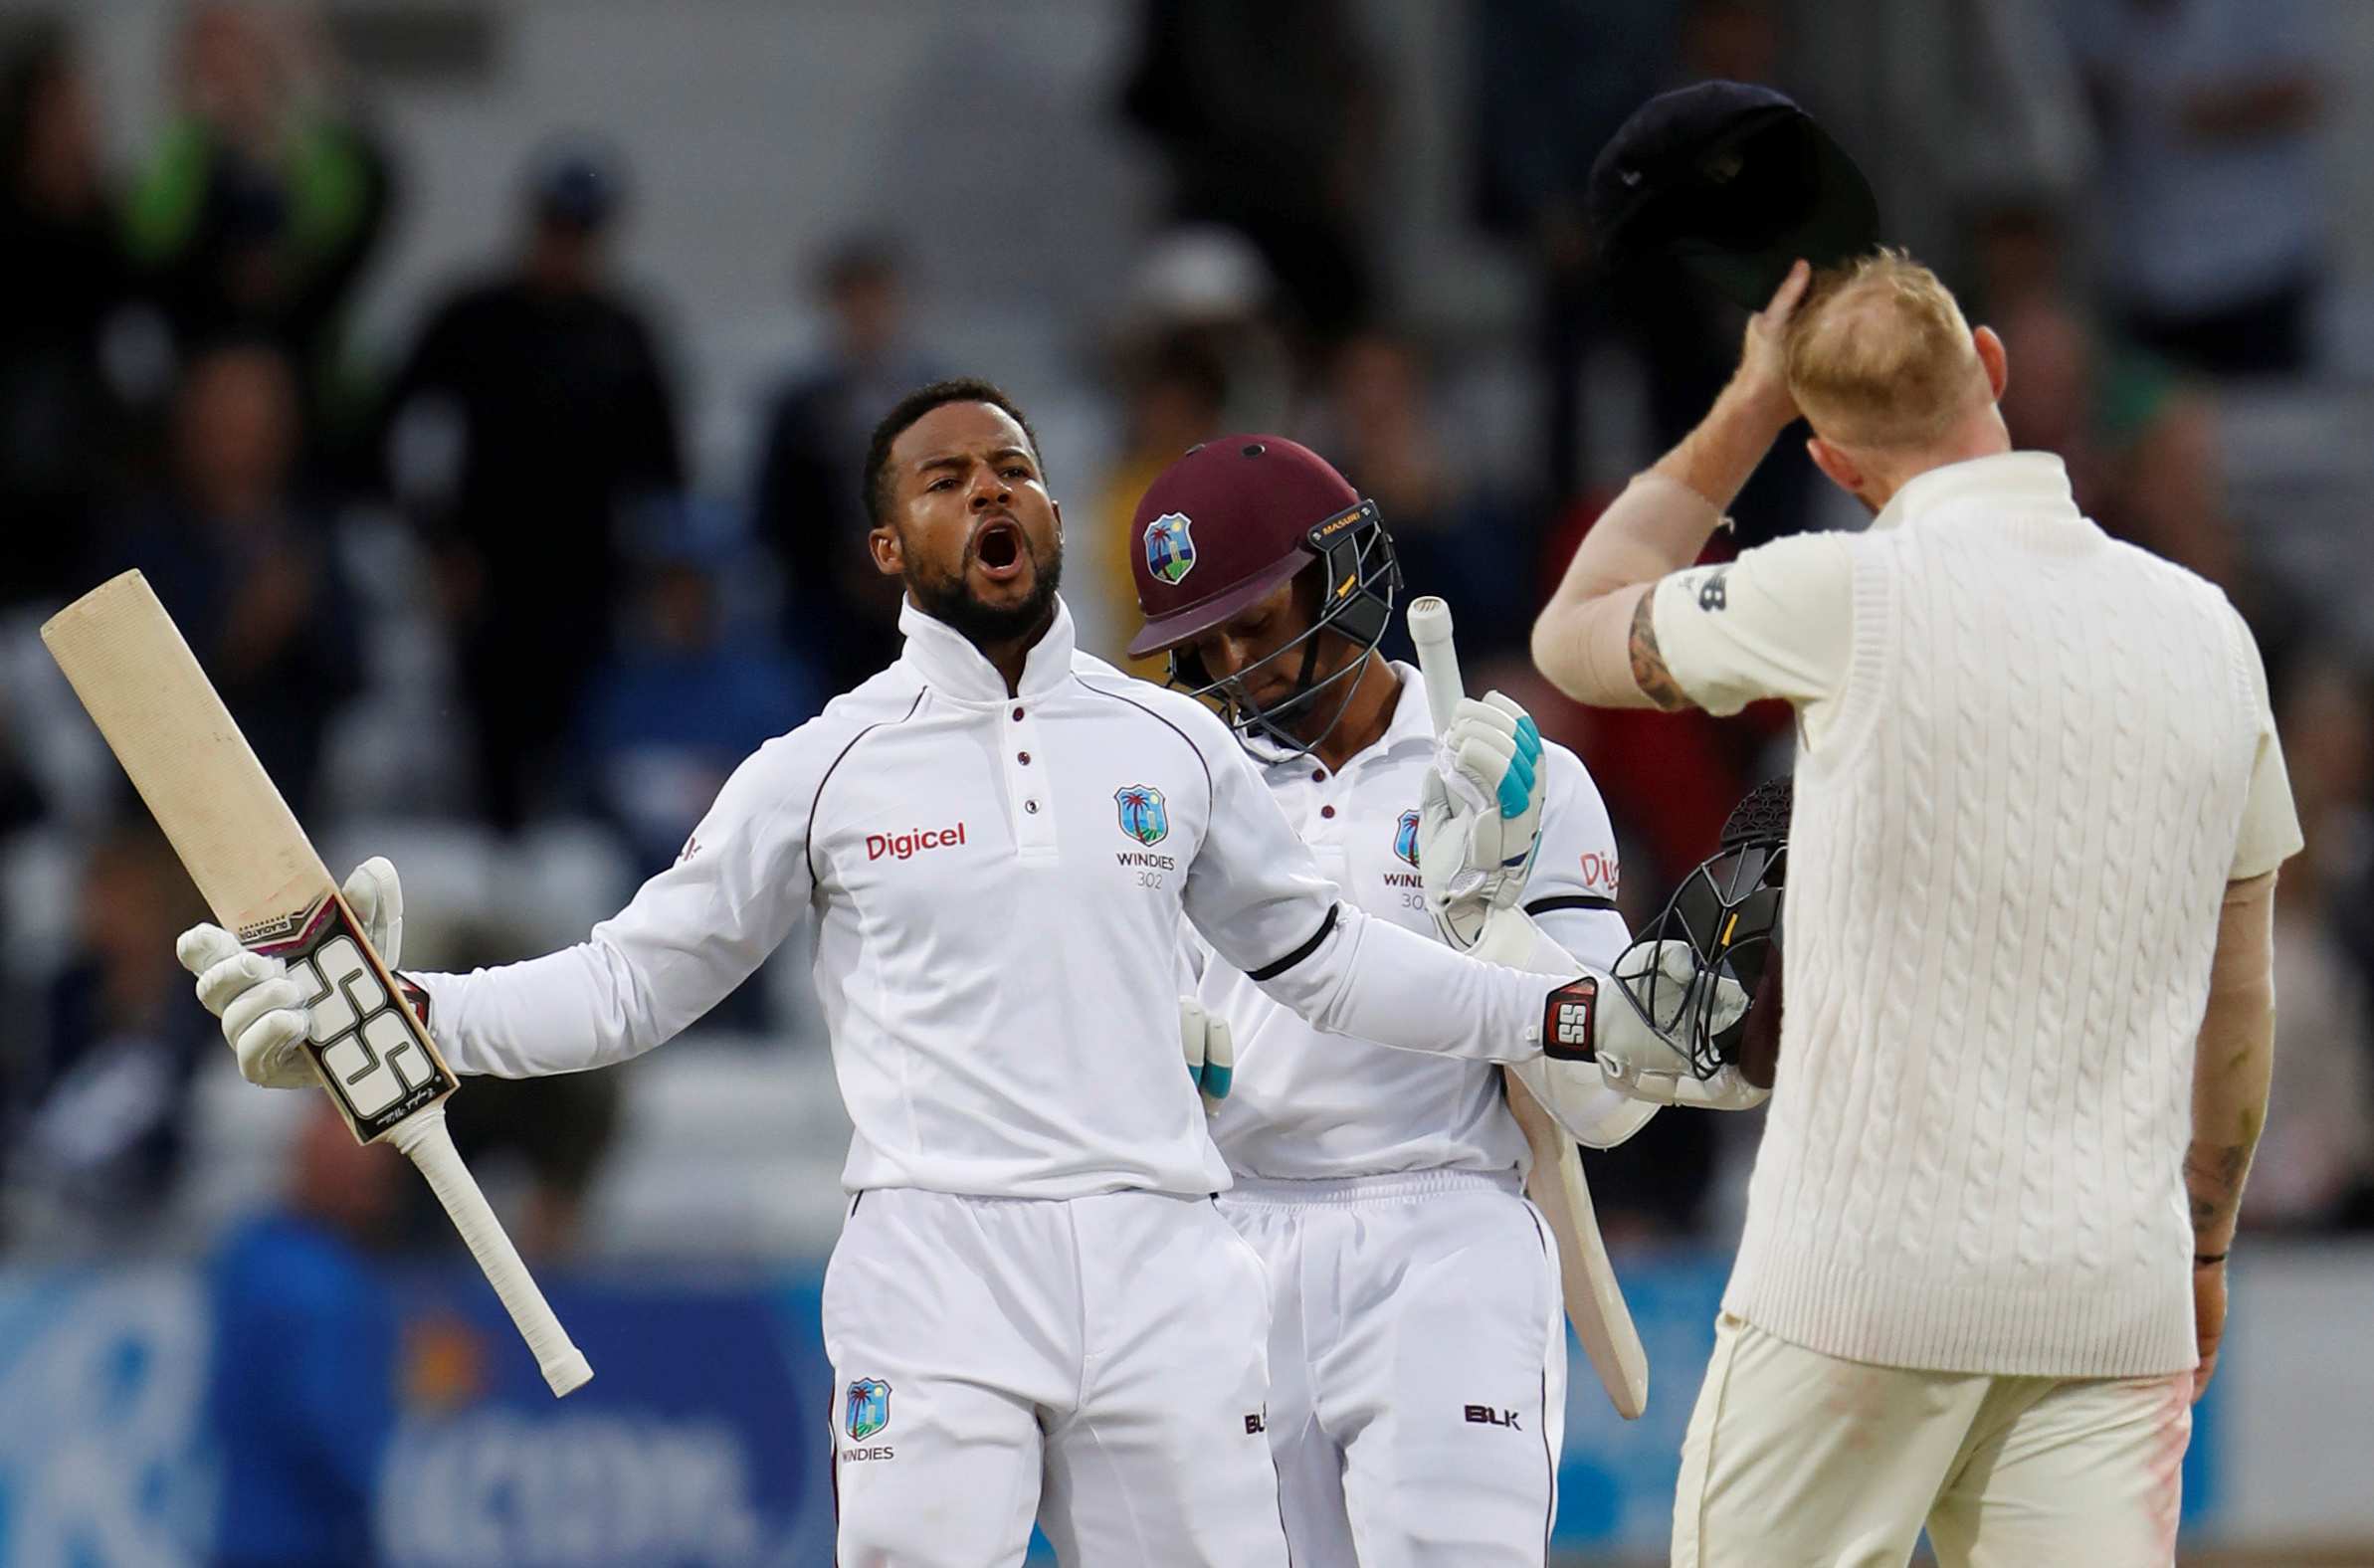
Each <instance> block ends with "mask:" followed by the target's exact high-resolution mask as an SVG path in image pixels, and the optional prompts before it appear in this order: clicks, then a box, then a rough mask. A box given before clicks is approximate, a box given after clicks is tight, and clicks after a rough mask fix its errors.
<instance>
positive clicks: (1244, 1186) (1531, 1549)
mask: <svg viewBox="0 0 2374 1568" xmlns="http://www.w3.org/2000/svg"><path fill="white" fill-rule="evenodd" d="M1220 1212H1221V1213H1222V1214H1224V1215H1226V1216H1228V1219H1229V1222H1230V1223H1231V1224H1233V1225H1235V1226H1236V1227H1237V1229H1238V1231H1239V1232H1240V1233H1242V1234H1243V1236H1244V1237H1245V1239H1246V1240H1247V1241H1249V1242H1251V1243H1252V1244H1253V1246H1254V1250H1255V1251H1256V1252H1258V1253H1260V1254H1261V1257H1262V1263H1263V1264H1264V1265H1265V1266H1266V1267H1267V1268H1268V1270H1269V1273H1270V1448H1271V1451H1272V1452H1273V1453H1275V1454H1276V1455H1277V1457H1278V1489H1279V1501H1280V1505H1281V1506H1282V1507H1283V1509H1284V1510H1285V1514H1286V1540H1287V1543H1288V1544H1289V1545H1290V1546H1291V1547H1292V1548H1293V1562H1294V1568H1353V1565H1354V1564H1355V1563H1356V1564H1358V1565H1360V1568H1513V1565H1519V1564H1521V1565H1523V1568H1541V1564H1542V1562H1543V1561H1544V1559H1545V1557H1546V1555H1547V1552H1548V1549H1549V1526H1550V1518H1551V1515H1552V1514H1553V1513H1555V1512H1556V1509H1557V1467H1558V1450H1559V1445H1560V1444H1561V1442H1562V1441H1563V1438H1564V1428H1565V1414H1566V1325H1565V1319H1564V1317H1563V1315H1562V1314H1563V1311H1564V1308H1563V1307H1562V1306H1561V1305H1560V1303H1559V1297H1558V1255H1557V1252H1556V1250H1555V1248H1554V1247H1553V1246H1552V1245H1551V1243H1550V1240H1549V1233H1548V1228H1547V1227H1546V1226H1545V1225H1544V1224H1543V1223H1542V1221H1541V1217H1540V1216H1539V1215H1538V1214H1536V1213H1535V1212H1534V1209H1533V1206H1532V1205H1531V1204H1530V1203H1527V1202H1526V1201H1525V1199H1524V1196H1523V1194H1522V1193H1520V1192H1519V1191H1518V1189H1517V1185H1516V1177H1515V1173H1514V1172H1511V1173H1509V1175H1508V1176H1507V1177H1506V1178H1505V1179H1500V1178H1494V1177H1490V1176H1485V1175H1482V1174H1478V1173H1474V1172H1467V1171H1420V1172H1414V1173H1411V1174H1407V1175H1396V1176H1371V1177H1359V1178H1353V1179H1350V1180H1342V1181H1259V1180H1246V1179H1242V1178H1241V1179H1240V1180H1239V1181H1238V1184H1237V1186H1236V1188H1235V1190H1233V1191H1230V1192H1225V1193H1222V1194H1221V1195H1220Z"/></svg>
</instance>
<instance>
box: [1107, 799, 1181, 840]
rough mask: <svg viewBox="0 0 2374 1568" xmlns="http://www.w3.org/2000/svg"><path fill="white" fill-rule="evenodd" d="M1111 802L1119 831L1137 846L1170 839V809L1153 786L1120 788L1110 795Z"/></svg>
mask: <svg viewBox="0 0 2374 1568" xmlns="http://www.w3.org/2000/svg"><path fill="white" fill-rule="evenodd" d="M1112 800H1113V804H1114V805H1115V806H1117V807H1119V808H1120V812H1121V831H1122V832H1123V833H1126V834H1127V835H1129V837H1131V838H1133V839H1135V840H1136V841H1137V842H1138V843H1140V844H1143V845H1148V846H1152V845H1156V844H1160V843H1161V842H1162V841H1163V840H1164V839H1167V838H1169V837H1170V808H1168V807H1167V806H1165V805H1163V804H1162V791H1160V790H1158V789H1156V788H1155V787H1154V786H1153V785H1151V784H1124V785H1122V786H1121V787H1120V788H1119V789H1117V790H1114V791H1113V793H1112Z"/></svg>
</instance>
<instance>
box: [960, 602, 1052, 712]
mask: <svg viewBox="0 0 2374 1568" xmlns="http://www.w3.org/2000/svg"><path fill="white" fill-rule="evenodd" d="M1053 625H1055V610H1054V608H1053V607H1052V606H1050V607H1049V609H1048V612H1047V614H1046V615H1045V616H1044V617H1042V618H1041V620H1040V622H1039V624H1038V625H1037V626H1034V627H1032V628H1031V629H1030V630H1029V631H1027V632H1025V633H1023V634H1022V635H1021V636H1019V637H1008V638H1002V639H1000V640H998V641H997V642H994V643H982V642H975V643H974V644H973V648H974V650H975V651H976V652H977V653H979V654H980V656H981V657H982V658H983V659H986V660H988V661H989V665H990V668H991V669H993V670H995V671H996V672H997V673H998V674H999V675H1000V676H1002V677H1003V678H1004V679H1005V683H1006V694H1007V695H1008V696H1012V695H1014V694H1015V693H1016V692H1019V691H1020V690H1021V689H1022V673H1023V669H1024V667H1025V666H1027V665H1028V664H1029V663H1030V660H1031V650H1032V649H1034V648H1036V647H1038V646H1039V639H1041V638H1042V637H1045V636H1046V635H1047V629H1048V628H1049V627H1051V626H1053Z"/></svg>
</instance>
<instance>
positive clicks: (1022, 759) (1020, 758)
mask: <svg viewBox="0 0 2374 1568" xmlns="http://www.w3.org/2000/svg"><path fill="white" fill-rule="evenodd" d="M1014 760H1015V761H1017V762H1019V763H1021V764H1022V765H1023V766H1024V767H1026V768H1027V767H1029V766H1030V765H1031V754H1030V753H1029V752H1027V751H1017V752H1015V753H1014Z"/></svg>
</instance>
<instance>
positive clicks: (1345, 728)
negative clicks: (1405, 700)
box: [1310, 649, 1401, 773]
mask: <svg viewBox="0 0 2374 1568" xmlns="http://www.w3.org/2000/svg"><path fill="white" fill-rule="evenodd" d="M1360 658H1361V663H1362V664H1363V665H1364V666H1365V668H1364V669H1362V670H1361V672H1360V673H1359V674H1358V675H1355V676H1346V677H1345V678H1344V679H1345V680H1346V681H1347V682H1349V683H1350V684H1351V686H1352V693H1351V695H1350V696H1349V697H1347V698H1346V699H1345V701H1344V705H1343V716H1342V717H1341V718H1339V719H1338V720H1337V721H1336V724H1335V727H1334V728H1333V729H1330V730H1329V731H1328V732H1327V734H1326V736H1325V737H1324V738H1323V739H1321V740H1320V741H1319V743H1318V744H1317V745H1315V746H1313V747H1311V751H1310V754H1311V755H1312V756H1314V757H1316V758H1318V760H1319V762H1320V764H1321V765H1322V766H1323V767H1325V768H1326V770H1327V771H1328V772H1330V773H1340V772H1342V771H1343V765H1344V764H1345V763H1347V762H1349V761H1351V760H1352V758H1354V757H1356V756H1358V755H1359V754H1360V753H1361V752H1363V751H1366V750H1367V749H1368V748H1369V747H1371V746H1373V745H1375V744H1376V743H1377V742H1378V741H1380V740H1382V739H1384V738H1385V731H1386V730H1387V729H1388V728H1390V727H1391V726H1392V723H1393V708H1394V704H1396V703H1397V702H1399V701H1400V700H1401V683H1400V682H1399V681H1396V680H1394V679H1393V667H1392V666H1391V665H1389V664H1387V663H1386V662H1385V656H1384V655H1382V654H1380V653H1378V652H1377V651H1376V650H1374V649H1370V650H1369V651H1368V652H1366V653H1364V654H1362V655H1361V656H1360Z"/></svg>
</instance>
